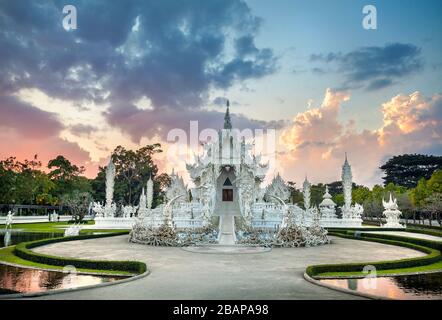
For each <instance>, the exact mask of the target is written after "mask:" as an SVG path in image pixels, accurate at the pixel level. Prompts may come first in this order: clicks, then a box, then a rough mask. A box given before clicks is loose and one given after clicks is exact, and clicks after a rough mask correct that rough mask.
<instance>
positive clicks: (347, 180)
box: [341, 153, 353, 219]
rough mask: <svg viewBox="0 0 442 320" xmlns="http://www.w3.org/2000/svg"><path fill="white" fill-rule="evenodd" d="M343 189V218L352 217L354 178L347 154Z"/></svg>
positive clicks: (343, 171) (343, 170)
mask: <svg viewBox="0 0 442 320" xmlns="http://www.w3.org/2000/svg"><path fill="white" fill-rule="evenodd" d="M341 177H342V188H343V189H344V206H343V207H342V218H344V219H345V218H349V217H351V189H352V185H353V176H352V173H351V166H350V165H349V163H348V160H347V153H345V162H344V165H343V166H342V176H341Z"/></svg>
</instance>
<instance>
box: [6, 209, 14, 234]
mask: <svg viewBox="0 0 442 320" xmlns="http://www.w3.org/2000/svg"><path fill="white" fill-rule="evenodd" d="M13 215H14V214H13V213H12V212H11V211H9V212H8V215H7V216H6V225H5V229H6V230H7V229H12V223H13V222H14V219H13V217H12V216H13Z"/></svg>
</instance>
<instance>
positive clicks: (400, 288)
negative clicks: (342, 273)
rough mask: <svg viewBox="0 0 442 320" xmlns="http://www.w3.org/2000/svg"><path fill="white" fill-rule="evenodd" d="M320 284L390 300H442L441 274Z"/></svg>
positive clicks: (337, 280) (334, 280) (336, 281)
mask: <svg viewBox="0 0 442 320" xmlns="http://www.w3.org/2000/svg"><path fill="white" fill-rule="evenodd" d="M321 282H322V283H327V284H329V285H332V286H335V287H338V288H344V289H350V290H353V291H358V292H361V293H368V294H371V295H375V296H379V297H386V298H391V299H400V300H407V299H409V300H411V299H413V300H414V299H431V300H442V272H438V273H431V274H420V275H407V276H395V277H379V278H363V279H324V280H321Z"/></svg>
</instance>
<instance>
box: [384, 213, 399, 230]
mask: <svg viewBox="0 0 442 320" xmlns="http://www.w3.org/2000/svg"><path fill="white" fill-rule="evenodd" d="M401 214H402V212H400V211H399V210H385V211H384V212H383V215H384V216H385V218H386V220H387V223H386V224H384V225H382V227H383V228H398V229H404V228H405V227H404V226H403V225H402V224H401V223H399V216H400V215H401Z"/></svg>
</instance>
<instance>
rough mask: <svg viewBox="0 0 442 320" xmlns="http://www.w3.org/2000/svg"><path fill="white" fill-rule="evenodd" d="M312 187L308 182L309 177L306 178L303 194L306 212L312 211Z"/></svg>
mask: <svg viewBox="0 0 442 320" xmlns="http://www.w3.org/2000/svg"><path fill="white" fill-rule="evenodd" d="M310 187H311V184H310V182H309V181H308V180H307V176H305V180H304V183H303V184H302V194H303V196H304V208H305V210H308V209H310Z"/></svg>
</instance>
